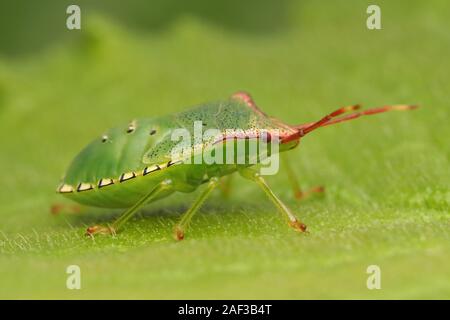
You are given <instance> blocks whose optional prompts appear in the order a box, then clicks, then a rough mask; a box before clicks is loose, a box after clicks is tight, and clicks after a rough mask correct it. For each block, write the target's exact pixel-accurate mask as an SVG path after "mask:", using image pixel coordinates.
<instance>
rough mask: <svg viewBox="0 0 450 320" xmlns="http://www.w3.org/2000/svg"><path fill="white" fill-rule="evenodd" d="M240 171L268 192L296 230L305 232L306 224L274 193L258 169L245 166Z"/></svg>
mask: <svg viewBox="0 0 450 320" xmlns="http://www.w3.org/2000/svg"><path fill="white" fill-rule="evenodd" d="M239 173H240V174H241V175H242V176H243V177H244V178H247V179H249V180H252V181H254V182H256V183H257V184H258V185H259V186H260V187H261V189H263V191H264V192H265V193H266V195H267V196H268V197H269V199H270V200H271V201H272V202H273V203H274V204H275V206H276V207H277V208H278V209H279V210H280V211H281V212H282V213H283V214H284V215H285V216H286V217H287V218H288V220H289V226H290V227H292V228H294V230H296V231H300V232H305V231H306V225H305V224H304V223H302V222H300V221H299V220H298V219H297V218H296V217H295V216H294V214H293V213H292V212H291V210H290V209H289V208H288V207H286V205H285V204H284V203H283V202H281V200H280V199H279V198H278V197H277V196H276V195H275V194H274V193H273V191H272V189H270V187H269V186H268V185H267V183H266V180H264V178H263V177H262V176H261V175H260V174H259V173H258V172H256V171H254V170H251V169H249V168H243V169H240V170H239Z"/></svg>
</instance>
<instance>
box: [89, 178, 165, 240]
mask: <svg viewBox="0 0 450 320" xmlns="http://www.w3.org/2000/svg"><path fill="white" fill-rule="evenodd" d="M171 185H172V181H171V180H169V179H167V180H164V181H162V182H161V183H160V184H158V185H157V186H156V187H155V188H153V189H152V190H151V191H150V192H149V193H147V194H146V195H145V196H144V197H142V198H141V199H140V200H139V201H138V202H136V203H135V204H134V205H133V206H132V207H130V208H129V209H127V211H125V212H124V213H123V214H122V215H121V216H120V217H119V218H118V219H117V220H116V221H114V222H113V224H112V225H111V226H92V227H89V228H87V230H86V235H88V236H92V235H94V234H113V235H114V234H116V232H117V230H118V229H119V228H120V227H122V226H123V225H124V224H125V223H126V222H127V221H128V220H129V219H130V218H131V217H132V216H133V215H134V214H135V213H136V212H137V211H138V210H139V209H141V208H142V207H143V206H145V204H146V203H148V202H149V201H150V200H152V199H154V198H155V197H156V196H158V194H160V193H161V192H162V191H165V190H167V189H169V188H170V187H171Z"/></svg>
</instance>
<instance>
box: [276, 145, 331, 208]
mask: <svg viewBox="0 0 450 320" xmlns="http://www.w3.org/2000/svg"><path fill="white" fill-rule="evenodd" d="M281 159H282V161H283V167H284V168H286V173H287V176H288V179H289V182H290V183H291V186H292V190H293V191H294V197H295V198H296V199H298V200H302V199H305V198H307V197H309V196H310V195H312V194H314V193H323V192H324V191H325V188H324V187H322V186H316V187H314V188H311V189H309V190H307V191H302V189H301V188H300V184H299V183H298V179H297V175H296V174H295V172H294V170H293V169H292V164H291V161H290V160H289V154H287V153H283V154H282V155H281Z"/></svg>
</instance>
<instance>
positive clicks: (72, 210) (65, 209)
mask: <svg viewBox="0 0 450 320" xmlns="http://www.w3.org/2000/svg"><path fill="white" fill-rule="evenodd" d="M81 209H82V207H81V206H79V205H76V204H72V205H67V204H63V203H55V204H53V205H52V206H51V207H50V213H51V214H52V215H55V216H57V215H60V214H76V213H80V212H81V211H82V210H81Z"/></svg>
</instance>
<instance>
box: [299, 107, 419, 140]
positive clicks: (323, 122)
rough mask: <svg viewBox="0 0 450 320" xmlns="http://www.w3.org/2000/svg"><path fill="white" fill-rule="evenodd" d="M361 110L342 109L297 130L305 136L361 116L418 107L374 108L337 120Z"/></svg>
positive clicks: (302, 125)
mask: <svg viewBox="0 0 450 320" xmlns="http://www.w3.org/2000/svg"><path fill="white" fill-rule="evenodd" d="M359 108H360V106H359V105H353V106H347V107H343V108H340V109H338V110H336V111H334V112H332V113H330V114H328V115H326V116H325V117H323V118H322V119H320V120H319V121H316V122H312V123H306V124H301V125H299V126H295V128H296V129H298V130H299V134H300V136H304V135H306V134H308V133H310V132H311V131H313V130H315V129H317V128H319V127H324V126H329V125H332V124H336V123H339V122H344V121H349V120H353V119H356V118H359V117H361V116H369V115H373V114H377V113H383V112H387V111H392V110H397V111H406V110H413V109H416V108H417V106H414V105H403V104H401V105H392V106H383V107H379V108H372V109H368V110H363V111H358V112H354V113H351V114H348V115H346V116H343V117H340V118H336V117H338V116H340V115H341V114H343V113H345V112H348V111H354V110H357V109H359Z"/></svg>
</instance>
